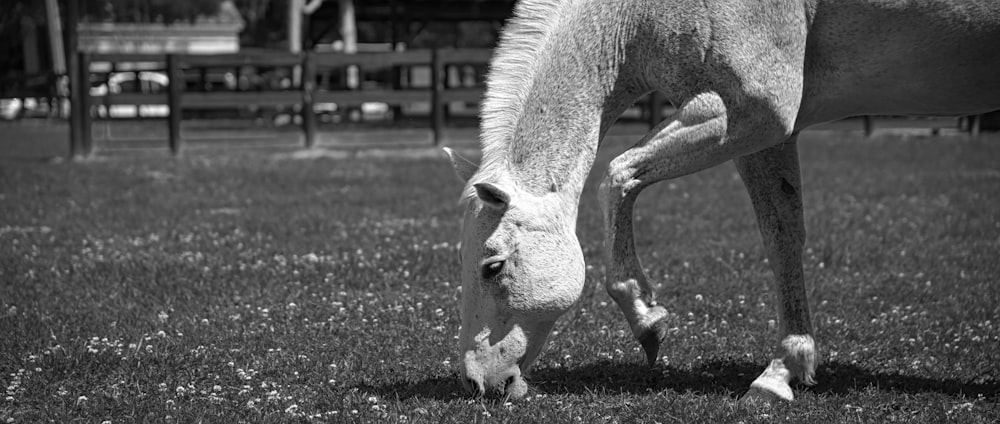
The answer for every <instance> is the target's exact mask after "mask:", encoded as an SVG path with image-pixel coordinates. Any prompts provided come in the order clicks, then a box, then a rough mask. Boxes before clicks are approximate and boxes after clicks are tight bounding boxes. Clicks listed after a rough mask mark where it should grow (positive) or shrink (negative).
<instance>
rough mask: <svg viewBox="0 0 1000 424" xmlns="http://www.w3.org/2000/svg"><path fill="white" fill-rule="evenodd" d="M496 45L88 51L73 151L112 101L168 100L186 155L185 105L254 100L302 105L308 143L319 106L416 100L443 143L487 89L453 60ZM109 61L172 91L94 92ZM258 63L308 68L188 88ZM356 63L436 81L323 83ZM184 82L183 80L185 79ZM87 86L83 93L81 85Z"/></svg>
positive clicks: (655, 99)
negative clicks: (291, 79)
mask: <svg viewBox="0 0 1000 424" xmlns="http://www.w3.org/2000/svg"><path fill="white" fill-rule="evenodd" d="M491 55H492V50H490V49H433V50H411V51H406V52H391V53H359V54H343V53H315V52H310V53H301V54H293V53H285V52H266V53H238V54H223V55H122V54H88V53H80V54H79V62H80V67H79V68H80V69H81V74H80V75H79V76H78V78H77V79H76V81H81V82H82V83H75V84H73V87H74V95H77V96H80V98H81V99H83V100H82V104H80V105H79V110H84V111H88V112H87V113H83V114H81V115H82V119H75V120H71V127H72V128H71V140H73V142H74V143H78V145H74V146H73V151H76V152H81V153H82V154H83V155H85V156H86V155H89V154H90V153H91V152H92V149H93V140H92V135H91V125H92V122H93V118H94V117H93V114H92V113H91V112H92V108H93V107H94V106H98V105H100V106H105V107H109V108H110V107H111V106H116V105H131V106H134V107H136V108H137V109H138V108H139V106H140V105H162V106H166V107H167V110H168V112H167V130H168V131H167V134H168V136H167V138H168V143H169V146H170V150H171V152H173V153H174V154H179V153H180V152H181V150H182V147H183V141H184V140H183V138H182V136H181V117H182V116H183V111H184V110H193V109H239V108H245V107H247V106H250V105H253V106H259V107H290V108H292V109H294V110H298V111H300V115H301V118H302V119H301V125H302V132H303V134H304V145H305V146H306V147H312V146H313V145H314V144H315V143H316V138H317V136H316V131H317V122H316V114H315V113H306V112H307V111H314V105H317V104H323V103H334V104H336V105H337V106H338V108H343V107H352V106H360V105H361V104H363V103H370V102H378V103H385V104H389V105H393V106H402V105H406V104H413V103H426V104H429V105H430V113H429V126H430V129H431V133H432V138H433V140H434V143H435V144H438V143H439V142H440V141H441V137H442V129H443V128H444V126H445V124H446V115H447V109H446V108H447V105H448V104H449V103H451V102H467V103H478V102H480V100H481V99H482V96H483V93H484V87H483V86H482V85H476V86H473V87H468V86H459V87H456V86H451V85H449V84H448V83H447V78H446V73H447V68H448V67H449V66H460V65H473V66H479V67H486V66H487V65H488V63H489V60H490V57H491ZM97 62H106V63H110V64H111V65H112V70H111V71H108V72H112V71H114V67H115V64H121V63H142V62H146V63H162V64H164V65H163V69H159V70H162V71H163V72H165V74H166V75H167V77H168V79H169V81H170V82H169V84H168V87H167V89H166V93H115V94H112V93H110V92H109V93H106V94H101V95H91V94H90V93H89V91H88V90H89V86H90V83H89V81H90V80H91V71H90V70H91V68H92V67H91V65H92V64H93V63H97ZM241 67H252V68H258V69H259V68H265V69H267V68H286V69H295V68H298V69H300V70H301V84H298V86H295V87H291V88H290V89H277V90H274V89H270V90H268V89H264V90H262V89H259V88H257V89H253V90H248V91H239V90H219V91H189V90H185V85H186V84H185V82H186V81H187V80H188V77H189V76H190V75H192V74H197V73H198V72H201V75H202V76H204V74H205V69H210V68H211V69H219V68H222V69H239V68H241ZM349 67H357V68H358V69H359V70H361V71H364V70H385V69H390V70H391V69H396V70H398V69H406V68H417V67H427V68H429V70H430V81H429V84H427V85H426V86H423V87H412V86H411V87H376V88H370V87H361V88H354V89H352V88H347V87H346V86H343V85H342V86H341V87H339V88H330V87H325V86H324V87H318V86H317V81H319V80H320V78H318V76H319V75H321V74H323V73H326V74H329V73H331V72H339V73H341V74H345V73H346V70H347V69H348V68H349ZM178 82H182V83H178ZM78 90H79V91H78ZM651 99H652V100H650V101H648V102H647V104H645V105H644V106H645V107H646V108H647V109H648V110H653V111H655V112H651V113H650V116H653V114H655V113H656V112H660V113H659V114H658V115H656V116H660V117H662V108H663V106H664V105H665V104H666V103H665V101H664V100H663V99H662V98H660V97H659V96H651Z"/></svg>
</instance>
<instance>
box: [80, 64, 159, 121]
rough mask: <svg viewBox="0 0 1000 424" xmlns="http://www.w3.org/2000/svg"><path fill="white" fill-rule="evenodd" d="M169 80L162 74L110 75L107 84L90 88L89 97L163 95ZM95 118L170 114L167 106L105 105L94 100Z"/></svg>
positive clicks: (117, 73)
mask: <svg viewBox="0 0 1000 424" xmlns="http://www.w3.org/2000/svg"><path fill="white" fill-rule="evenodd" d="M169 85H170V79H169V78H167V76H166V74H164V73H162V72H152V71H139V72H116V73H113V74H111V77H110V78H108V82H106V83H103V84H101V85H98V86H95V87H91V88H90V95H91V96H95V97H96V96H101V97H103V96H108V95H109V94H110V95H111V96H114V95H116V94H122V93H135V94H139V93H142V94H153V93H165V92H166V91H167V86H169ZM92 104H94V105H95V106H96V110H97V116H99V117H101V118H164V117H166V116H167V115H169V114H170V108H169V107H168V106H167V105H160V104H150V105H138V106H137V105H115V104H112V105H107V104H102V101H101V100H98V99H94V100H93V103H92Z"/></svg>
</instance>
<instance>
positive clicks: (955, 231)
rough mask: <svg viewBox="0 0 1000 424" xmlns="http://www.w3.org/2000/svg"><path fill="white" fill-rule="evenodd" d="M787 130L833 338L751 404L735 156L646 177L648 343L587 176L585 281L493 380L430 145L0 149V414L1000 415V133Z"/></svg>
mask: <svg viewBox="0 0 1000 424" xmlns="http://www.w3.org/2000/svg"><path fill="white" fill-rule="evenodd" d="M801 144H802V146H801V156H802V162H803V174H804V175H803V181H804V185H805V203H806V208H807V212H806V213H807V225H808V228H809V239H808V252H807V255H806V256H807V257H806V264H805V266H806V274H807V278H808V281H809V292H810V295H811V299H812V305H813V311H814V314H815V320H814V322H815V324H816V333H817V341H818V343H819V346H820V348H821V353H822V356H823V357H824V362H823V363H822V365H821V366H820V368H819V370H818V375H817V378H818V380H819V384H818V385H817V386H814V387H812V388H805V387H799V388H797V390H796V396H797V400H796V402H794V403H792V404H779V405H774V406H773V407H770V408H762V409H743V408H741V407H739V406H738V405H737V404H736V402H735V401H736V398H737V397H738V396H739V395H741V394H742V392H743V391H744V390H745V389H746V387H747V386H748V385H749V383H750V381H752V380H753V378H754V377H755V376H756V375H757V373H759V372H760V371H761V370H762V369H763V367H764V366H765V364H766V363H767V362H768V360H769V355H770V353H771V351H772V346H773V344H774V341H775V338H776V330H775V329H774V321H773V320H774V319H775V314H774V312H773V308H772V306H771V297H770V293H769V288H768V284H769V281H770V279H771V275H770V271H769V269H768V267H767V264H766V263H765V261H764V259H763V255H762V251H761V247H760V239H759V236H758V234H757V230H756V227H755V223H754V221H753V217H752V211H751V209H750V204H749V200H748V198H747V195H746V194H745V192H744V190H743V187H742V183H741V182H740V181H739V180H738V178H737V177H736V173H735V170H734V168H733V167H732V166H731V165H729V164H726V165H723V166H720V167H717V168H714V169H711V170H708V171H705V172H702V173H699V174H696V175H692V176H689V177H685V178H683V179H680V180H676V181H673V182H667V183H663V184H660V185H657V186H655V187H653V188H651V189H649V190H648V191H647V192H645V193H644V194H643V196H641V197H640V202H639V206H638V216H637V230H638V234H639V235H638V237H639V238H638V244H639V249H640V253H641V255H642V257H643V259H644V261H645V264H646V266H647V268H648V271H649V273H650V275H651V276H653V277H655V278H656V279H658V280H659V281H661V282H663V285H662V287H661V293H662V296H661V301H662V302H663V303H665V304H666V305H667V307H668V309H669V310H671V311H672V312H674V313H676V315H675V316H674V317H673V318H672V320H673V322H672V323H671V324H672V326H673V327H674V328H673V330H672V331H671V335H672V340H671V341H670V343H668V344H666V345H664V346H663V347H662V348H661V350H660V353H661V355H663V356H664V363H663V364H662V365H661V366H659V367H658V368H656V369H650V368H648V367H647V366H646V365H645V360H644V356H643V354H642V353H641V352H640V351H639V348H638V343H636V342H634V341H633V340H632V338H631V335H630V334H628V329H627V327H626V325H625V322H624V319H623V317H622V315H621V312H620V311H618V310H617V307H616V306H615V305H614V304H613V302H612V301H611V299H610V298H609V297H608V296H607V294H606V293H605V291H604V288H603V284H602V277H603V274H604V272H603V264H602V263H601V260H600V258H601V256H602V255H601V246H600V240H601V230H600V218H599V212H598V209H597V201H596V196H595V195H594V189H593V187H594V184H593V183H594V182H595V181H591V182H590V188H588V190H587V191H586V192H585V195H584V199H583V207H582V208H581V217H580V225H579V227H578V232H579V233H580V239H581V242H582V243H583V249H584V252H585V255H586V257H587V263H588V264H589V265H590V266H588V273H587V285H586V288H585V291H584V294H583V296H582V298H581V300H580V302H579V305H578V306H577V307H575V308H574V309H573V310H571V312H570V313H568V314H567V315H566V316H565V317H564V318H563V319H562V320H561V321H560V322H559V324H558V325H557V334H556V335H555V336H554V337H553V338H552V341H551V344H550V347H549V348H548V350H547V351H546V352H545V353H544V354H543V355H542V357H541V359H540V360H539V362H538V365H537V366H536V368H535V371H534V373H533V375H532V376H531V378H530V379H529V381H530V382H531V384H532V389H531V390H530V391H529V396H528V397H527V398H526V399H524V400H522V401H518V402H513V403H507V402H501V401H489V400H475V399H470V398H467V397H466V396H465V395H464V394H463V393H462V390H461V387H460V384H459V383H458V380H457V378H456V365H457V361H458V355H457V351H456V344H457V340H456V336H457V334H458V327H459V320H458V315H457V302H456V299H457V296H458V294H459V291H458V286H459V282H458V281H456V278H457V275H458V264H457V255H456V251H457V246H456V241H457V238H458V229H459V222H458V220H459V218H460V209H459V206H458V205H457V202H456V201H457V198H458V194H459V190H460V185H459V183H458V182H457V180H455V178H454V176H453V175H452V172H451V170H450V168H449V167H448V165H447V164H446V160H445V159H444V158H443V155H442V156H439V155H437V154H423V155H417V157H403V156H404V155H398V154H378V152H352V153H350V154H347V153H343V152H336V151H335V152H332V154H329V155H322V154H316V155H294V154H291V153H290V152H289V151H285V152H279V153H274V152H269V151H262V150H258V151H248V150H243V151H239V150H237V151H233V152H228V153H227V152H222V151H197V152H189V154H188V155H187V156H186V157H184V158H181V159H177V160H174V159H169V158H166V157H165V156H161V155H140V154H135V155H115V156H111V157H109V156H99V157H98V158H97V159H92V160H88V161H84V162H80V163H40V162H10V161H8V162H0V308H2V309H0V383H3V385H2V390H4V391H5V393H4V394H3V399H2V400H0V423H3V422H17V423H22V422H23V423H32V422H71V421H72V422H77V421H78V422H95V423H96V422H103V421H105V420H107V421H110V422H113V423H119V422H140V423H142V422H180V423H192V422H240V421H243V422H304V421H311V422H407V423H417V422H419V423H437V422H454V423H470V422H513V423H520V422H544V423H560V422H585V423H590V422H621V423H632V422H664V423H666V422H680V423H689V422H741V421H742V422H748V423H749V422H771V421H792V422H879V423H881V422H945V421H950V422H960V423H977V422H983V423H986V422H997V421H998V420H1000V282H998V279H1000V137H995V136H992V137H985V138H983V139H981V140H978V141H971V140H968V139H966V138H964V137H942V138H930V137H912V138H904V137H892V136H884V137H878V138H876V139H873V140H863V139H861V138H860V137H859V136H858V135H857V133H824V132H816V133H807V134H805V135H803V137H802V141H801ZM623 145H624V144H621V143H619V144H616V145H614V146H611V147H610V148H607V149H606V150H607V151H602V160H601V161H600V162H599V164H598V166H597V167H596V168H595V174H598V175H599V173H600V172H602V170H603V167H602V165H603V164H604V163H606V161H607V157H608V156H609V155H611V154H613V153H614V152H615V151H620V150H621V146H623ZM616 149H617V150H616ZM592 180H596V179H595V178H592Z"/></svg>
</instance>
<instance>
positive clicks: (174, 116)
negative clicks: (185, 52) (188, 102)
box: [167, 54, 185, 156]
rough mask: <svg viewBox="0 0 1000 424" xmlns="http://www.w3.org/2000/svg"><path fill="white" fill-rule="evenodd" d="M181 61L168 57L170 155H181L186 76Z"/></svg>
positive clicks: (174, 56)
mask: <svg viewBox="0 0 1000 424" xmlns="http://www.w3.org/2000/svg"><path fill="white" fill-rule="evenodd" d="M179 62H180V60H179V58H178V57H177V55H176V54H168V55H167V78H168V80H169V83H168V85H167V109H168V111H167V142H168V143H169V144H170V153H171V154H172V155H174V156H178V155H180V154H181V117H182V116H183V111H182V110H181V94H182V93H183V92H184V83H185V81H184V74H183V73H182V72H181V67H180V63H179Z"/></svg>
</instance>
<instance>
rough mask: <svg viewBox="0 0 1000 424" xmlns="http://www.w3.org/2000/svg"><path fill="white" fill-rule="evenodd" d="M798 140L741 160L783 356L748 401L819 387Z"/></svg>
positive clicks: (786, 397) (787, 396)
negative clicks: (795, 385) (797, 386)
mask: <svg viewBox="0 0 1000 424" xmlns="http://www.w3.org/2000/svg"><path fill="white" fill-rule="evenodd" d="M796 138H797V135H793V136H792V137H791V138H790V139H789V140H788V141H787V142H785V143H782V144H778V145H776V146H773V147H769V148H767V149H764V150H762V151H759V152H757V153H753V154H750V155H747V156H743V157H740V158H737V159H735V163H736V168H737V170H739V173H740V176H741V177H742V178H743V182H744V184H745V185H746V187H747V191H748V192H749V193H750V199H751V202H752V203H753V207H754V212H755V213H756V215H757V225H758V226H759V227H760V234H761V237H762V239H763V241H764V249H765V250H766V252H767V256H768V259H769V261H770V263H771V268H772V270H773V271H774V276H775V279H774V280H773V281H774V286H773V288H774V290H773V292H774V293H775V299H774V300H775V301H776V303H777V305H776V306H777V310H778V319H779V324H780V326H779V343H778V346H777V349H776V350H777V352H776V354H775V356H774V358H773V359H772V360H771V363H770V364H769V365H768V367H767V369H766V370H764V372H763V373H762V374H761V375H760V376H759V377H757V379H756V380H754V381H753V383H751V385H750V390H749V391H748V392H747V394H746V396H744V399H743V401H745V402H746V401H756V400H764V401H767V400H770V399H773V398H780V399H784V400H789V401H790V400H792V399H793V398H794V396H793V395H792V389H791V386H789V383H791V382H792V381H793V380H794V379H798V380H799V381H801V382H803V383H805V384H809V385H812V384H815V380H813V376H814V375H815V371H816V364H817V353H816V346H815V343H814V342H813V336H812V334H813V329H812V323H811V320H810V314H809V302H808V299H807V298H806V289H805V278H804V275H803V272H802V249H803V246H804V244H805V233H806V231H805V222H804V219H803V213H802V190H801V188H802V186H801V183H800V177H799V157H798V147H797V143H796Z"/></svg>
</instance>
